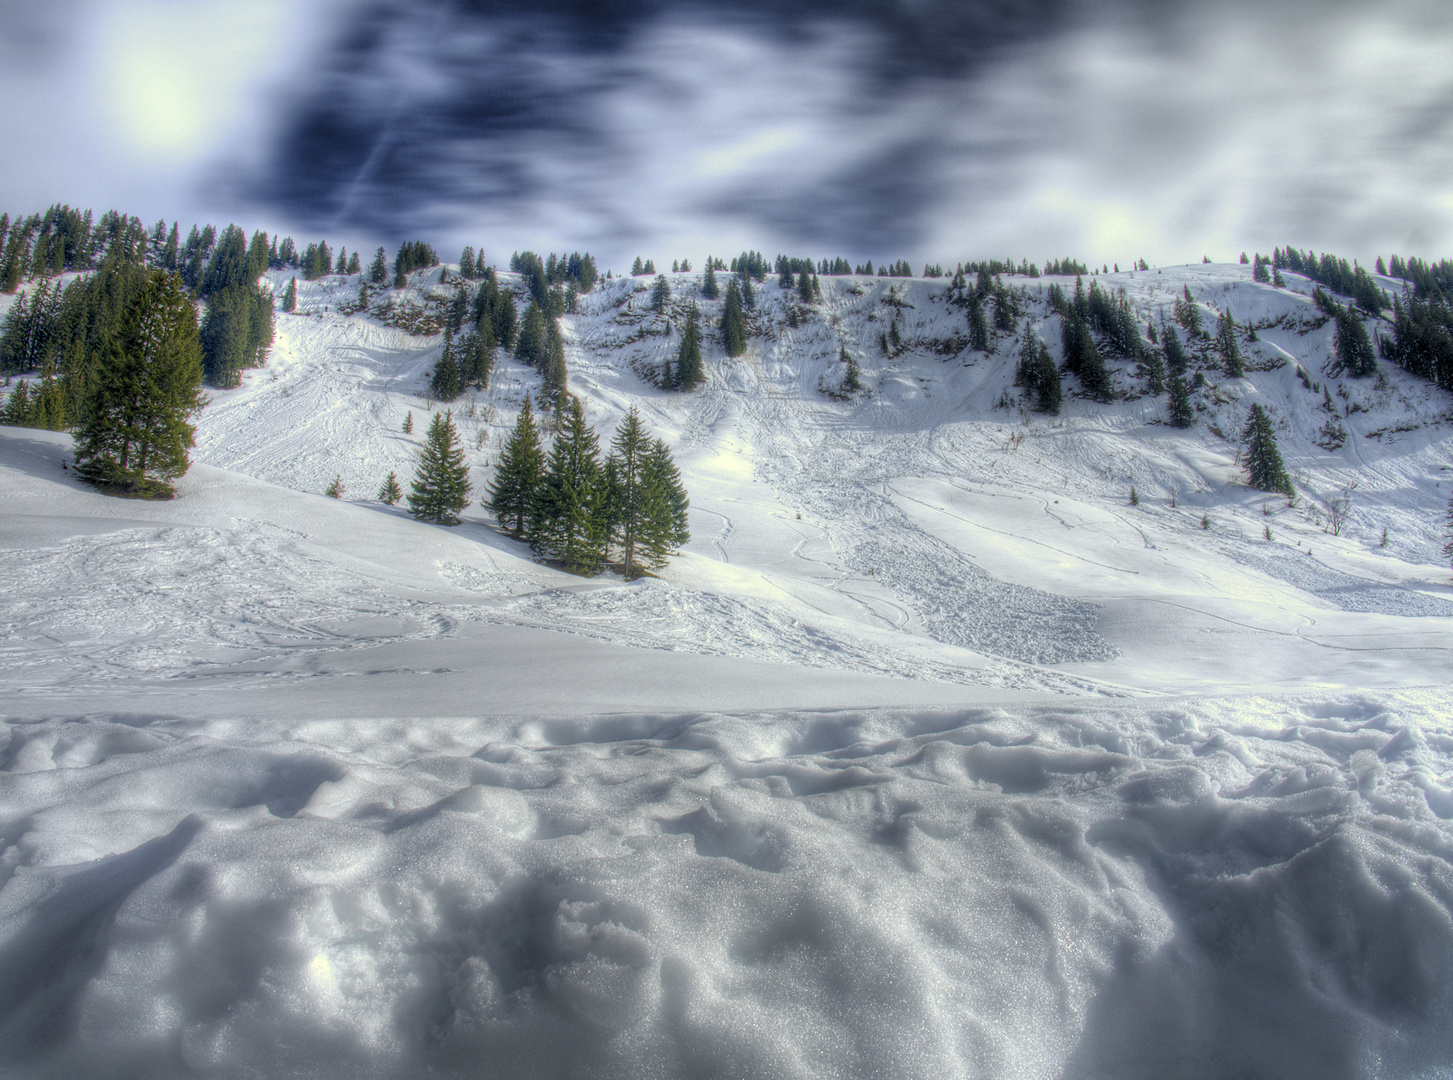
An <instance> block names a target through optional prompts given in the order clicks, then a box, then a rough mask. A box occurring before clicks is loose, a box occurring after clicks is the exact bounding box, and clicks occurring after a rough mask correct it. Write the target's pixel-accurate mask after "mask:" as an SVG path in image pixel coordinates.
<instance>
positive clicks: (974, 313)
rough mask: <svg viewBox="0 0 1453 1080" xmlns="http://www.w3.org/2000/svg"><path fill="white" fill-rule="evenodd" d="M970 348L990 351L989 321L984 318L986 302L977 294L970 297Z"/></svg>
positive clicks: (976, 350)
mask: <svg viewBox="0 0 1453 1080" xmlns="http://www.w3.org/2000/svg"><path fill="white" fill-rule="evenodd" d="M969 348H971V349H973V350H974V351H975V352H988V351H989V320H988V319H986V318H985V317H984V302H983V301H982V300H980V299H979V294H978V293H977V292H976V293H974V294H973V295H971V296H970V297H969Z"/></svg>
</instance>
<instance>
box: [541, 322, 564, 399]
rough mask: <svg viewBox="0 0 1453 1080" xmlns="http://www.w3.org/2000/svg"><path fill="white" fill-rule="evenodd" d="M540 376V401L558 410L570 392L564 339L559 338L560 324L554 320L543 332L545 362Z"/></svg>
mask: <svg viewBox="0 0 1453 1080" xmlns="http://www.w3.org/2000/svg"><path fill="white" fill-rule="evenodd" d="M540 375H541V379H540V398H541V400H542V401H546V402H549V403H550V405H551V407H552V408H559V406H560V402H561V401H562V400H563V399H564V398H567V397H569V396H570V391H569V387H568V385H567V383H568V374H567V372H566V370H565V339H564V338H563V337H562V336H561V333H560V324H559V323H558V322H557V321H556V320H554V319H551V320H550V325H549V326H548V328H547V329H546V331H545V361H544V364H543V365H542V367H541V371H540Z"/></svg>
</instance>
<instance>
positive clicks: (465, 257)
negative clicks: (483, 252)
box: [459, 246, 476, 281]
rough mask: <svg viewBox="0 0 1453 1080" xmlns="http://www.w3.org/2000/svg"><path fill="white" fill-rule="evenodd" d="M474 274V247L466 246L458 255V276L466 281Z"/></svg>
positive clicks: (472, 277)
mask: <svg viewBox="0 0 1453 1080" xmlns="http://www.w3.org/2000/svg"><path fill="white" fill-rule="evenodd" d="M475 274H476V270H475V266H474V248H473V247H472V246H466V247H465V248H464V251H463V252H461V253H460V256H459V276H460V277H462V278H464V280H466V281H472V280H473V279H474V276H475Z"/></svg>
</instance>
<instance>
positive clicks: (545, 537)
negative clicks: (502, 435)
mask: <svg viewBox="0 0 1453 1080" xmlns="http://www.w3.org/2000/svg"><path fill="white" fill-rule="evenodd" d="M485 505H486V506H488V507H489V509H490V511H491V512H492V513H494V515H495V518H496V520H497V521H498V522H499V523H500V526H501V527H502V528H505V529H508V530H509V531H510V533H511V534H512V535H514V536H515V537H517V538H522V539H526V540H528V541H529V542H530V546H531V547H532V548H534V549H535V550H536V551H537V552H539V553H540V554H542V555H545V556H546V557H548V558H551V559H555V560H558V561H559V562H560V563H562V564H563V565H564V566H565V567H566V568H567V569H569V570H571V571H572V572H574V573H580V574H596V573H599V572H600V571H601V570H602V569H604V568H605V566H606V564H607V562H608V561H609V560H610V559H611V556H612V555H615V557H616V562H617V565H619V566H620V568H621V571H622V573H623V574H624V575H625V576H626V577H628V578H630V577H634V576H636V575H637V574H638V573H640V572H641V571H644V570H653V569H658V568H659V567H661V566H663V565H665V562H666V559H667V558H668V557H669V556H670V555H671V554H674V552H675V551H676V549H677V548H678V547H679V546H680V545H681V544H683V543H685V542H686V541H687V540H688V539H689V538H690V537H689V533H688V530H687V523H686V511H687V508H688V506H689V505H690V503H689V501H688V500H687V497H686V492H685V489H684V488H683V487H682V486H681V477H680V473H679V471H678V470H677V468H676V465H675V463H674V462H673V461H672V460H671V454H670V451H669V450H668V449H667V447H666V445H665V443H664V442H662V441H661V440H660V439H655V440H652V439H651V438H650V437H649V436H648V435H647V434H646V432H645V429H644V426H643V425H642V424H641V419H640V416H639V414H638V413H637V412H636V410H635V409H632V410H631V411H630V413H629V414H627V416H626V418H625V419H624V420H623V421H622V422H621V424H620V427H619V428H618V429H617V431H616V435H615V438H614V439H613V440H612V442H611V450H610V454H609V455H608V456H607V457H606V459H605V461H604V462H602V461H601V460H600V448H599V440H598V438H597V436H596V434H595V432H594V430H593V429H591V428H590V427H589V426H588V425H587V424H586V422H585V412H584V409H583V407H582V406H581V403H580V401H579V399H575V398H572V399H571V401H570V404H569V406H568V407H567V408H566V409H565V410H564V412H563V415H562V423H561V425H560V430H559V433H558V434H557V435H556V436H555V440H554V442H553V444H552V445H551V448H550V452H549V455H548V457H547V456H546V454H545V452H544V450H543V449H542V447H541V445H540V437H539V431H538V429H537V427H536V426H535V421H534V415H533V413H532V411H531V409H530V402H529V400H528V399H526V401H525V406H524V408H523V409H521V410H520V415H519V418H518V420H517V421H516V423H515V428H514V431H513V432H512V433H511V435H510V437H509V440H508V441H507V442H506V444H505V447H504V451H503V453H502V454H501V456H500V462H499V466H498V468H497V469H496V470H495V478H494V481H493V482H492V483H491V485H490V488H489V495H488V498H487V500H486V503H485Z"/></svg>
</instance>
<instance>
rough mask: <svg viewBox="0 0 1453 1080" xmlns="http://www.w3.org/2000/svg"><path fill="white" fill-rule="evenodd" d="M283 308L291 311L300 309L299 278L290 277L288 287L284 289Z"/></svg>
mask: <svg viewBox="0 0 1453 1080" xmlns="http://www.w3.org/2000/svg"><path fill="white" fill-rule="evenodd" d="M283 310H284V311H286V312H289V313H292V312H294V311H297V310H298V279H297V278H289V279H288V287H287V288H286V289H284V290H283Z"/></svg>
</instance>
